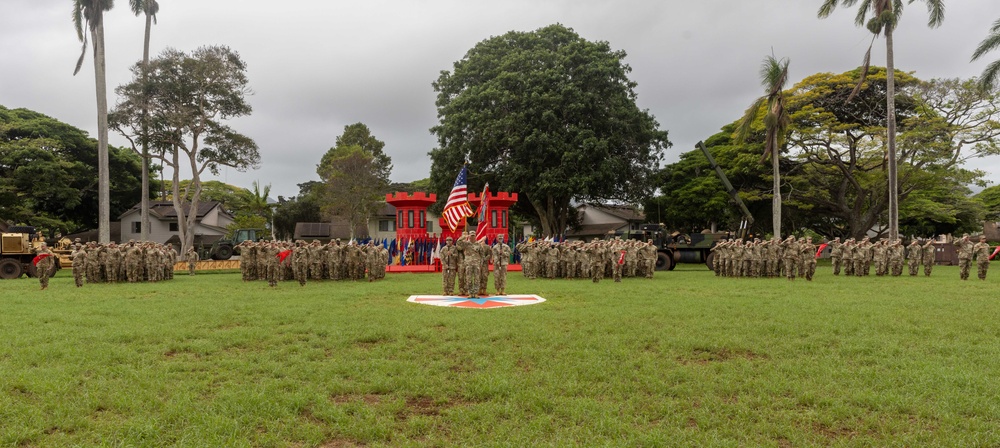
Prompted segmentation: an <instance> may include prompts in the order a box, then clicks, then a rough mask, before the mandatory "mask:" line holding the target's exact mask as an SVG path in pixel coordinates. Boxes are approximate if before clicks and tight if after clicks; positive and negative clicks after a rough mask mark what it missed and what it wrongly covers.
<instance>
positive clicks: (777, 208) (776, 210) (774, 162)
mask: <svg viewBox="0 0 1000 448" xmlns="http://www.w3.org/2000/svg"><path fill="white" fill-rule="evenodd" d="M771 170H772V171H773V172H774V195H773V196H772V198H771V221H772V222H773V223H772V229H771V230H772V231H773V232H774V238H781V172H780V171H779V170H778V147H777V145H775V146H774V149H773V150H772V151H771Z"/></svg>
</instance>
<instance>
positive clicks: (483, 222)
mask: <svg viewBox="0 0 1000 448" xmlns="http://www.w3.org/2000/svg"><path fill="white" fill-rule="evenodd" d="M489 228H490V184H486V186H485V187H483V195H482V196H480V202H479V225H477V226H476V241H482V240H484V239H486V238H487V237H488V236H489V235H487V234H486V231H487V230H488V229H489ZM488 243H489V241H487V244H488Z"/></svg>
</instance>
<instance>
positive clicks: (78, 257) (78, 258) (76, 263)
mask: <svg viewBox="0 0 1000 448" xmlns="http://www.w3.org/2000/svg"><path fill="white" fill-rule="evenodd" d="M70 256H71V257H72V258H73V281H75V282H76V287H77V288H79V287H81V286H83V277H84V275H85V272H86V271H87V251H85V250H83V245H81V244H77V245H76V246H74V247H73V254H72V255H70Z"/></svg>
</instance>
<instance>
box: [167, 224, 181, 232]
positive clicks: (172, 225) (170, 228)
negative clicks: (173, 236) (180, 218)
mask: <svg viewBox="0 0 1000 448" xmlns="http://www.w3.org/2000/svg"><path fill="white" fill-rule="evenodd" d="M169 230H170V231H171V232H177V231H179V229H178V226H177V223H176V222H172V223H170V225H169Z"/></svg>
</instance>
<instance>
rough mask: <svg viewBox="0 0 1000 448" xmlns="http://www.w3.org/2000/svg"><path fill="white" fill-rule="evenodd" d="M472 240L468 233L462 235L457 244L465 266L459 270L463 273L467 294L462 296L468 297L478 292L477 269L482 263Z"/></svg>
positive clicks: (470, 233)
mask: <svg viewBox="0 0 1000 448" xmlns="http://www.w3.org/2000/svg"><path fill="white" fill-rule="evenodd" d="M473 238H474V237H473V235H472V232H469V233H468V234H466V235H462V236H461V237H460V238H459V239H458V243H457V246H458V250H459V251H460V252H462V254H464V256H465V265H464V266H462V267H460V268H459V269H463V270H464V271H465V283H466V286H465V290H466V291H467V292H468V293H467V294H463V295H470V296H471V295H475V294H477V293H478V292H479V269H480V268H481V266H482V263H483V260H482V256H481V255H480V252H479V247H478V245H477V244H476V242H475V241H473Z"/></svg>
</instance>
